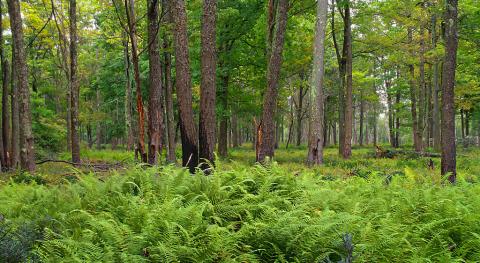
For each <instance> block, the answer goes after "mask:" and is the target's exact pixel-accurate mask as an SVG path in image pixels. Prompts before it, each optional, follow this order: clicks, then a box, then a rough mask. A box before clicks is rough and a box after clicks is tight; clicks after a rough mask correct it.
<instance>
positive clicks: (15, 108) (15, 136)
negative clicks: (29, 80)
mask: <svg viewBox="0 0 480 263" xmlns="http://www.w3.org/2000/svg"><path fill="white" fill-rule="evenodd" d="M11 72H12V81H11V86H12V90H11V93H10V94H11V101H12V142H11V149H12V158H11V167H12V168H18V167H19V165H20V116H19V114H20V106H19V103H18V100H19V97H20V91H19V90H18V81H17V71H16V70H15V46H12V70H11Z"/></svg>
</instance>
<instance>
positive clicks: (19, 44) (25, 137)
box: [7, 0, 35, 172]
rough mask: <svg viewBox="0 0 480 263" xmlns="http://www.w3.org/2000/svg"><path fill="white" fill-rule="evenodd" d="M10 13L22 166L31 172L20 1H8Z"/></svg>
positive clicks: (27, 98)
mask: <svg viewBox="0 0 480 263" xmlns="http://www.w3.org/2000/svg"><path fill="white" fill-rule="evenodd" d="M7 4H8V13H9V15H10V26H11V30H12V36H13V41H12V42H13V46H15V48H14V52H15V55H14V57H15V61H14V65H15V70H16V71H17V72H16V78H17V84H18V90H19V98H18V99H19V109H20V111H19V117H20V149H21V152H20V164H21V167H22V168H23V169H25V170H27V171H29V172H34V171H35V153H34V145H33V144H34V141H33V133H32V113H31V111H30V89H29V87H28V73H27V57H26V54H25V46H24V43H23V40H24V39H23V27H22V25H23V23H22V17H21V12H20V2H19V1H18V0H8V1H7Z"/></svg>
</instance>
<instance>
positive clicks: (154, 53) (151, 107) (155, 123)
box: [147, 0, 163, 165]
mask: <svg viewBox="0 0 480 263" xmlns="http://www.w3.org/2000/svg"><path fill="white" fill-rule="evenodd" d="M158 5H159V3H158V0H147V9H148V11H147V17H148V62H149V67H150V71H149V96H148V114H149V115H148V163H149V164H153V165H156V164H158V163H159V158H160V156H161V155H162V146H163V145H162V131H163V112H162V66H161V62H160V50H159V44H158V32H159V23H158V19H159V17H158V8H159V6H158Z"/></svg>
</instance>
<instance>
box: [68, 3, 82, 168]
mask: <svg viewBox="0 0 480 263" xmlns="http://www.w3.org/2000/svg"><path fill="white" fill-rule="evenodd" d="M69 3H70V6H69V17H70V85H69V86H70V103H71V114H70V116H71V125H72V126H71V133H72V134H71V140H72V142H71V144H72V162H74V163H80V135H79V130H78V129H79V119H78V111H79V106H78V99H79V96H80V87H79V85H78V79H77V1H76V0H70V2H69Z"/></svg>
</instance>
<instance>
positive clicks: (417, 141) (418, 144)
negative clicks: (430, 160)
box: [408, 28, 423, 152]
mask: <svg viewBox="0 0 480 263" xmlns="http://www.w3.org/2000/svg"><path fill="white" fill-rule="evenodd" d="M408 41H409V43H413V29H412V28H408ZM413 55H414V54H412V56H413ZM408 69H409V72H410V100H411V103H412V105H411V113H412V130H413V145H414V148H415V151H416V152H421V151H423V147H422V140H421V134H420V133H421V132H420V128H419V125H418V115H417V92H416V87H415V67H414V65H413V64H410V65H408Z"/></svg>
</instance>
